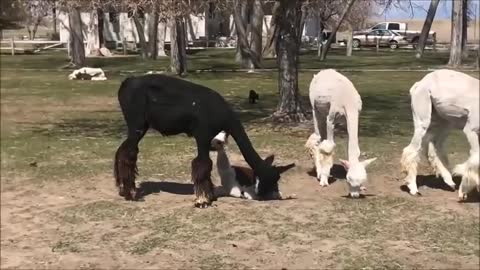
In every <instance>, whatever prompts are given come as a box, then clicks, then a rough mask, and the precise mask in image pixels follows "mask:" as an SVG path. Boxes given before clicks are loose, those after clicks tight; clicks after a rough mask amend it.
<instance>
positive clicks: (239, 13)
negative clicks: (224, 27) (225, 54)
mask: <svg viewBox="0 0 480 270" xmlns="http://www.w3.org/2000/svg"><path fill="white" fill-rule="evenodd" d="M249 2H250V1H246V0H235V1H234V5H235V7H234V10H233V18H234V21H235V29H236V30H237V55H236V60H237V61H238V60H240V61H241V63H242V68H248V69H253V68H258V67H260V63H259V62H258V61H257V59H258V57H257V56H256V55H255V52H253V51H252V50H250V46H249V43H248V32H247V28H248V27H247V25H248V22H247V21H246V20H247V18H248V10H249V7H248V3H249ZM239 56H240V57H239Z"/></svg>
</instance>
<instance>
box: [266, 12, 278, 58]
mask: <svg viewBox="0 0 480 270" xmlns="http://www.w3.org/2000/svg"><path fill="white" fill-rule="evenodd" d="M279 6H280V2H275V4H274V5H273V10H272V19H271V20H270V27H269V28H268V34H267V36H268V38H267V43H266V44H265V48H264V49H263V57H268V58H275V56H276V53H275V45H276V44H277V35H276V34H275V33H277V31H276V25H275V20H274V18H275V16H276V13H277V11H278V7H279Z"/></svg>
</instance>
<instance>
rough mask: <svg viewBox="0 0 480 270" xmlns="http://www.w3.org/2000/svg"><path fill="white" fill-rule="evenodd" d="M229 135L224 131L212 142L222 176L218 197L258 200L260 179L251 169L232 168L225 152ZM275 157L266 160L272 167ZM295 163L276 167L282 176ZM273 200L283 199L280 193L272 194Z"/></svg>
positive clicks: (218, 169)
mask: <svg viewBox="0 0 480 270" xmlns="http://www.w3.org/2000/svg"><path fill="white" fill-rule="evenodd" d="M227 137H228V136H227V134H226V133H225V132H224V131H222V132H220V133H219V134H218V135H217V136H215V138H214V139H213V140H212V147H213V148H214V149H215V150H216V151H217V171H218V174H219V176H220V181H221V184H222V186H221V187H219V188H218V189H217V190H216V193H217V194H216V196H217V197H218V196H232V197H236V198H245V199H248V200H258V196H257V187H258V181H259V180H258V178H257V177H256V176H255V173H254V172H253V170H252V169H251V168H248V167H243V166H232V165H231V164H230V161H229V159H228V156H227V153H226V151H225V145H226V144H227V143H228V139H227ZM273 160H274V156H273V155H271V156H269V157H267V158H266V159H265V161H266V162H268V163H269V164H270V165H271V164H272V163H273ZM294 166H295V164H294V163H292V164H289V165H286V166H274V167H275V168H276V169H277V171H278V172H279V173H280V174H281V173H284V172H286V171H287V170H289V169H290V168H293V167H294ZM267 199H272V200H277V199H283V198H282V193H281V192H280V191H278V192H276V193H274V194H271V195H270V197H269V198H267Z"/></svg>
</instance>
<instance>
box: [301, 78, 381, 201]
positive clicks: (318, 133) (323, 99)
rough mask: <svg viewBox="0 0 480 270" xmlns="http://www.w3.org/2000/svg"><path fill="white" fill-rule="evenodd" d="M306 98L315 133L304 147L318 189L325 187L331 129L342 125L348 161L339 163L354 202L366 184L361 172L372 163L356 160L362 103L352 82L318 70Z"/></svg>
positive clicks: (330, 159) (330, 158)
mask: <svg viewBox="0 0 480 270" xmlns="http://www.w3.org/2000/svg"><path fill="white" fill-rule="evenodd" d="M309 96H310V103H311V105H312V110H313V124H314V128H315V131H314V133H313V134H312V135H310V137H309V138H308V140H307V142H306V144H305V147H307V148H308V149H309V150H310V154H311V155H312V157H313V159H314V162H315V169H316V173H317V179H318V180H319V181H320V185H321V186H328V177H329V176H330V169H331V168H332V166H333V155H334V149H335V142H334V125H335V124H336V123H339V122H344V121H346V122H347V130H348V161H346V160H340V161H341V162H342V165H343V166H344V167H345V169H346V170H347V183H348V185H349V188H350V196H351V197H353V198H358V197H359V196H360V190H362V189H364V188H363V186H364V183H365V182H366V181H367V172H366V170H365V168H366V167H367V166H368V165H369V164H370V163H372V162H373V161H374V160H376V158H372V159H367V160H364V161H360V160H359V158H360V147H359V145H358V117H359V114H360V111H361V110H362V99H361V98H360V95H359V94H358V92H357V90H356V89H355V87H354V86H353V84H352V82H350V80H348V78H346V77H345V76H343V75H342V74H340V73H338V72H337V71H335V70H333V69H326V70H322V71H320V72H319V73H318V74H316V75H314V77H313V79H312V81H311V83H310V90H309Z"/></svg>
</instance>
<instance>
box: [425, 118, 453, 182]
mask: <svg viewBox="0 0 480 270" xmlns="http://www.w3.org/2000/svg"><path fill="white" fill-rule="evenodd" d="M448 132H449V129H448V128H447V127H442V128H438V129H435V130H434V131H433V133H434V134H433V136H425V137H430V138H431V140H429V141H428V145H427V146H426V148H427V151H428V154H427V156H428V161H429V162H430V165H431V166H432V167H433V168H434V170H435V174H436V175H437V176H438V175H441V176H442V179H443V181H444V182H445V183H446V184H447V185H448V186H450V188H452V189H453V190H455V182H453V180H452V174H451V173H450V172H449V170H448V169H447V166H448V158H447V155H446V152H445V140H446V139H447V137H448ZM428 133H430V131H429V132H428Z"/></svg>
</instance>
